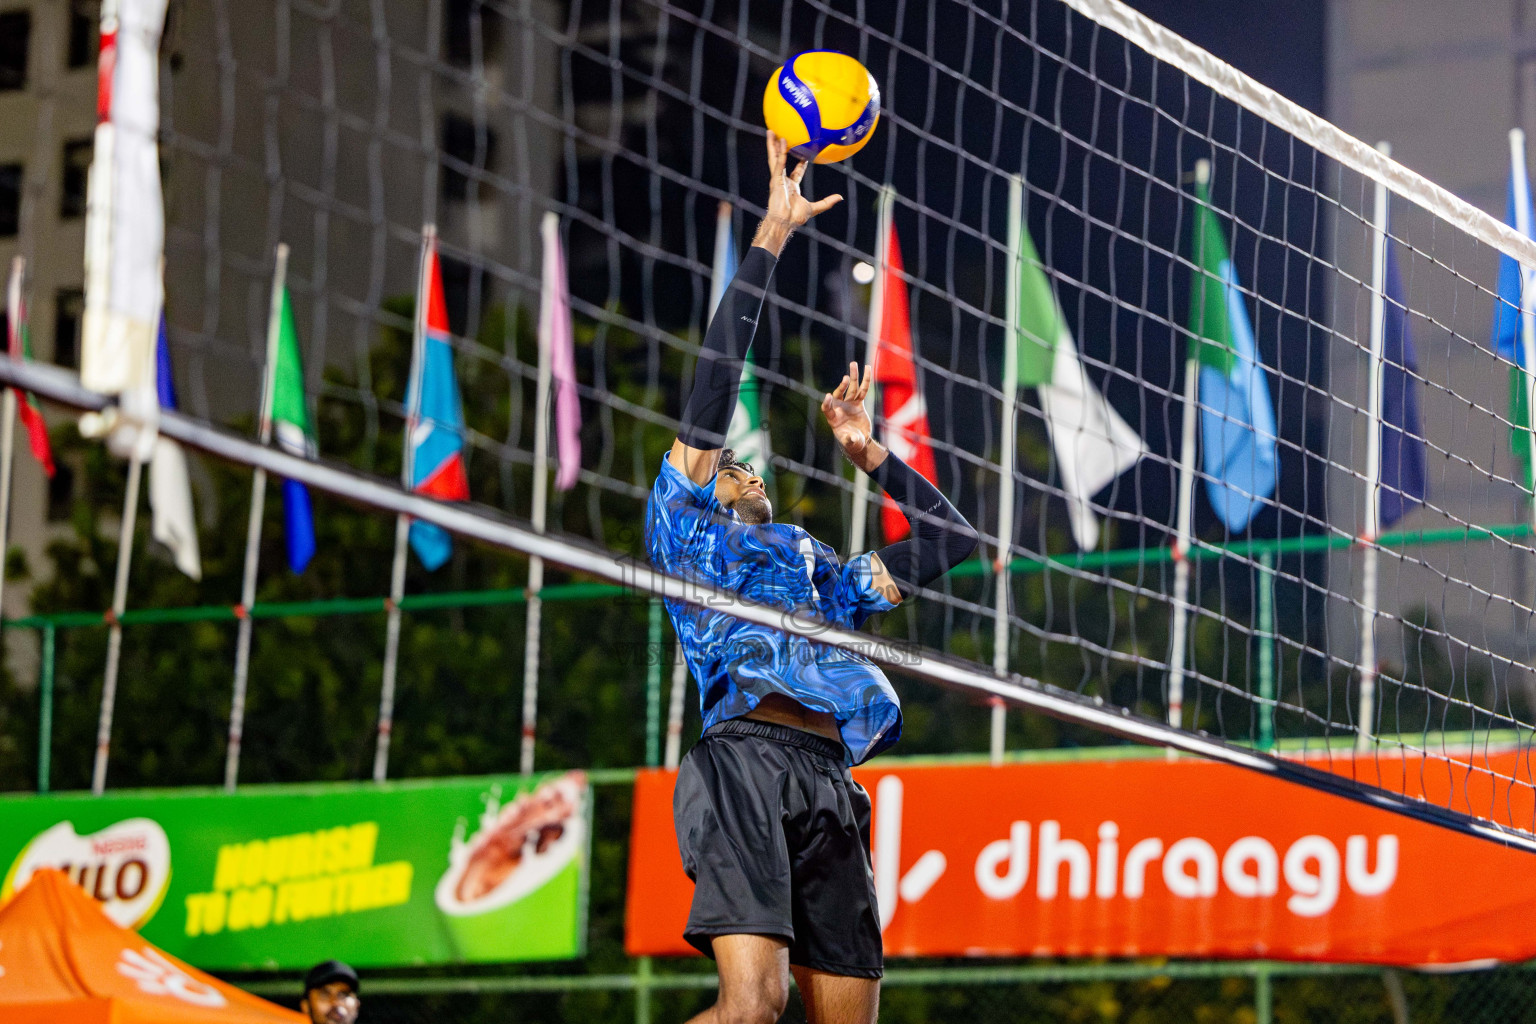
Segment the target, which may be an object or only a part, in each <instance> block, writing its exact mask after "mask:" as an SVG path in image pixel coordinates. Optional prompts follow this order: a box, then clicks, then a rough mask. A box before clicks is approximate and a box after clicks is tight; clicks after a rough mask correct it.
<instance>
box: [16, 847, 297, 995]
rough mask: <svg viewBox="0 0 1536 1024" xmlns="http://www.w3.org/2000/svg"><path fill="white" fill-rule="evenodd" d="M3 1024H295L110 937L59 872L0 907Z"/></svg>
mask: <svg viewBox="0 0 1536 1024" xmlns="http://www.w3.org/2000/svg"><path fill="white" fill-rule="evenodd" d="M0 1019H3V1020H4V1021H5V1022H6V1024H305V1021H304V1018H303V1017H302V1016H300V1015H299V1014H297V1013H294V1012H292V1011H291V1010H285V1009H283V1008H282V1007H280V1006H277V1005H276V1004H274V1003H269V1002H267V1001H266V1000H265V999H258V998H257V997H256V996H253V995H251V994H250V993H249V992H242V991H241V990H240V989H238V988H235V987H234V986H233V985H226V984H225V983H224V982H222V981H219V980H218V979H217V978H214V977H212V976H211V975H207V974H204V973H203V972H202V971H199V970H198V969H197V968H195V967H191V966H189V965H187V964H184V963H182V962H181V961H180V960H177V959H176V958H175V957H173V956H169V955H167V954H165V953H162V952H161V951H160V950H158V949H156V948H155V947H154V946H152V945H150V944H149V943H148V942H145V941H144V940H143V939H142V938H140V937H139V934H138V933H137V932H133V931H129V930H128V929H126V928H119V927H118V926H117V925H116V924H114V923H113V922H112V921H111V920H110V919H109V918H108V917H107V916H106V915H105V914H103V913H102V912H101V909H100V907H99V906H98V905H97V903H96V901H95V900H93V899H91V897H90V896H88V895H86V894H85V893H84V892H83V891H82V890H81V889H80V888H79V887H78V886H76V885H75V884H74V883H73V882H70V881H69V880H68V878H67V877H65V875H64V874H63V873H62V872H60V871H55V870H51V869H49V870H44V871H39V872H37V873H36V874H35V875H33V876H32V880H31V882H30V883H28V885H27V887H26V888H25V889H22V890H21V891H20V892H18V893H17V894H16V895H15V896H14V897H12V898H11V900H10V902H9V903H7V904H6V905H5V906H4V907H0Z"/></svg>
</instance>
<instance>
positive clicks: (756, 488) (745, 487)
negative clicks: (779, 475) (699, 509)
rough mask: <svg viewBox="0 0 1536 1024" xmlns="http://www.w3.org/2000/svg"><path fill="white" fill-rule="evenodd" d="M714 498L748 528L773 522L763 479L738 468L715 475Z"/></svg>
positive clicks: (732, 467) (771, 508) (728, 469)
mask: <svg viewBox="0 0 1536 1024" xmlns="http://www.w3.org/2000/svg"><path fill="white" fill-rule="evenodd" d="M715 498H716V500H718V501H719V502H720V504H721V506H722V507H724V508H728V509H731V510H732V511H734V512H735V513H736V518H738V519H740V520H741V521H742V522H744V523H746V524H748V525H749V526H756V525H759V524H761V523H771V522H773V503H772V502H771V501H769V500H768V492H767V490H765V489H764V487H763V478H762V477H760V476H757V475H755V474H752V473H748V472H747V471H746V470H744V469H742V468H740V467H739V466H731V467H729V468H727V469H722V470H721V471H720V472H718V473H716V474H715Z"/></svg>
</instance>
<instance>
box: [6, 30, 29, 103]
mask: <svg viewBox="0 0 1536 1024" xmlns="http://www.w3.org/2000/svg"><path fill="white" fill-rule="evenodd" d="M31 42H32V13H31V12H30V11H7V12H6V13H4V14H0V92H3V91H5V90H7V89H25V88H26V86H27V48H28V46H29V45H30V44H31Z"/></svg>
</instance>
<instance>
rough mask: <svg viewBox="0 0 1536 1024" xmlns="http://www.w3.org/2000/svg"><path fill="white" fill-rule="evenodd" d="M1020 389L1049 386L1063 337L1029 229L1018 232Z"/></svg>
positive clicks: (1057, 310)
mask: <svg viewBox="0 0 1536 1024" xmlns="http://www.w3.org/2000/svg"><path fill="white" fill-rule="evenodd" d="M1019 254H1020V256H1021V257H1022V260H1021V261H1020V269H1019V334H1018V352H1019V381H1018V383H1019V387H1025V388H1037V387H1039V386H1040V385H1042V384H1049V383H1050V382H1051V374H1052V368H1053V366H1054V364H1055V353H1056V339H1057V338H1059V337H1061V335H1062V334H1064V333H1066V326H1065V325H1064V324H1063V323H1062V319H1061V307H1060V306H1059V305H1058V304H1057V302H1056V293H1055V292H1054V291H1052V289H1051V282H1050V281H1049V280H1047V279H1046V276H1045V271H1044V270H1043V269H1042V268H1043V267H1044V265H1045V264H1044V263H1043V262H1042V261H1041V259H1040V254H1039V252H1037V251H1036V250H1035V240H1034V239H1033V238H1030V237H1029V229H1028V228H1025V227H1022V226H1021V227H1020V229H1019Z"/></svg>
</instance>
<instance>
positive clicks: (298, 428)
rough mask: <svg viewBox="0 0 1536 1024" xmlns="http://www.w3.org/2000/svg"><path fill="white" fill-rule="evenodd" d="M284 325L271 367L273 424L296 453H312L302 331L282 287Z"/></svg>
mask: <svg viewBox="0 0 1536 1024" xmlns="http://www.w3.org/2000/svg"><path fill="white" fill-rule="evenodd" d="M280 324H281V328H280V330H279V333H278V337H277V353H276V357H277V365H276V366H275V367H273V370H272V427H273V429H274V430H275V431H276V432H277V443H278V444H280V445H281V446H282V447H283V448H284V449H285V450H287V451H290V452H292V453H293V454H295V455H306V456H308V455H313V454H314V450H315V445H314V434H313V433H312V432H311V430H310V427H309V404H308V403H307V402H306V401H305V399H304V365H303V363H302V362H300V360H299V332H298V331H297V329H295V327H294V325H293V304H292V303H291V302H289V301H288V289H286V288H284V289H283V311H282V319H281V321H280Z"/></svg>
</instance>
